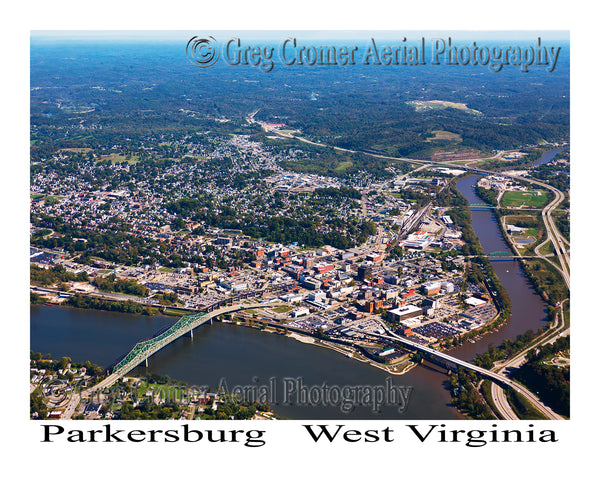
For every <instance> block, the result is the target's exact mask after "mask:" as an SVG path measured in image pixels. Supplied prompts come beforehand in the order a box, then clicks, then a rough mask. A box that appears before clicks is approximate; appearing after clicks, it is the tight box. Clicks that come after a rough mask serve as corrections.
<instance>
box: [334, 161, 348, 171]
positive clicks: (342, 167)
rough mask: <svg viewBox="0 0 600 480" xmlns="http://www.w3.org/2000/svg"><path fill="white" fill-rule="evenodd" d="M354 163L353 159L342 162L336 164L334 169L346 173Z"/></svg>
mask: <svg viewBox="0 0 600 480" xmlns="http://www.w3.org/2000/svg"><path fill="white" fill-rule="evenodd" d="M352 165H353V163H352V162H351V161H347V162H340V163H338V164H337V165H336V167H335V168H334V169H333V171H334V172H336V173H344V172H345V171H346V170H348V169H349V168H350V167H352Z"/></svg>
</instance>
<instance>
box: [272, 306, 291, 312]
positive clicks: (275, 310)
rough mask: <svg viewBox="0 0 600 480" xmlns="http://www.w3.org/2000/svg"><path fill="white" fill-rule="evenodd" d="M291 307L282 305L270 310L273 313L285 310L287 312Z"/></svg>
mask: <svg viewBox="0 0 600 480" xmlns="http://www.w3.org/2000/svg"><path fill="white" fill-rule="evenodd" d="M291 309H292V307H289V306H287V305H282V306H280V307H275V308H272V309H271V311H273V312H275V313H286V312H289V311H290V310H291Z"/></svg>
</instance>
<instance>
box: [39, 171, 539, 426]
mask: <svg viewBox="0 0 600 480" xmlns="http://www.w3.org/2000/svg"><path fill="white" fill-rule="evenodd" d="M476 181H477V177H475V176H468V177H464V178H462V179H460V180H459V181H458V184H457V185H458V188H459V190H460V191H461V193H462V194H463V195H464V196H465V197H466V198H467V200H468V201H469V202H470V203H483V202H482V200H481V199H480V198H479V197H477V195H476V193H475V191H474V189H473V185H474V184H475V183H476ZM473 228H474V230H475V233H476V234H477V235H478V236H479V238H480V241H481V244H482V246H483V248H484V250H485V251H486V253H489V252H493V251H499V250H505V251H509V250H510V249H509V247H508V246H507V245H506V243H505V242H504V239H503V238H502V235H501V233H500V230H499V227H498V224H497V222H496V220H495V218H494V216H493V213H492V212H491V211H490V210H481V211H479V210H476V209H475V211H473ZM492 266H493V268H494V270H495V271H496V274H497V275H498V277H499V278H500V281H501V282H502V284H503V285H504V286H505V288H506V289H507V291H508V294H509V295H510V298H511V301H512V317H511V318H510V320H509V321H508V322H507V323H506V324H505V325H504V326H503V327H501V328H500V329H499V331H498V332H494V333H490V334H487V335H485V336H484V337H483V339H482V340H481V341H479V342H477V343H475V344H471V343H468V342H467V343H465V344H463V346H462V347H458V348H456V349H454V350H452V351H451V352H450V353H451V354H452V355H455V356H457V357H459V358H462V359H467V360H471V359H473V358H474V357H475V355H476V354H477V353H480V352H483V351H485V350H487V348H488V345H489V344H490V343H493V344H495V345H499V344H500V343H501V342H502V341H503V340H504V339H507V338H508V339H514V338H515V337H516V336H517V335H518V334H521V333H523V332H525V331H527V330H529V329H534V330H537V329H538V328H540V327H541V326H543V325H544V323H545V321H546V312H545V303H544V302H543V301H542V300H541V299H540V297H539V296H538V295H537V294H536V292H535V291H534V289H533V288H532V286H531V285H530V283H529V282H528V281H527V279H526V278H525V275H524V273H523V271H522V270H521V268H520V266H519V264H518V263H517V262H513V261H498V262H496V261H494V262H492ZM30 313H31V330H30V331H31V334H30V340H31V346H30V348H31V349H32V350H33V351H36V352H43V353H48V352H49V353H51V354H52V356H53V358H60V357H62V356H68V357H71V358H72V359H73V360H75V361H85V360H90V361H92V362H94V363H97V364H99V365H103V366H107V365H110V364H112V363H113V362H115V361H116V360H117V359H118V358H119V357H120V356H122V355H123V354H124V353H126V352H127V351H128V350H129V349H130V348H131V347H132V346H133V345H134V344H135V343H136V342H137V341H139V340H141V339H143V338H146V337H150V336H152V335H153V334H154V333H155V332H156V331H157V330H159V329H162V328H164V327H165V326H166V325H169V324H170V323H172V322H173V321H174V319H173V318H169V317H164V316H153V317H148V316H142V315H130V314H119V313H109V312H103V311H95V310H80V309H73V308H61V307H52V306H45V305H42V306H31V309H30ZM146 370H148V371H150V372H154V373H158V374H163V375H169V376H170V377H171V378H174V379H178V380H182V381H185V382H187V383H188V384H189V385H197V386H209V387H210V388H211V389H212V390H213V391H215V390H216V389H217V387H218V386H219V385H221V386H225V385H226V386H227V388H228V389H229V390H231V389H232V388H233V387H234V386H242V387H246V388H250V387H256V386H259V385H261V386H263V388H265V389H266V388H267V387H269V388H268V391H269V393H270V394H271V396H272V398H273V399H275V400H276V401H277V403H278V404H276V405H273V410H274V411H275V412H277V413H278V414H280V415H281V416H283V417H285V418H294V419H344V418H354V419H392V418H397V419H427V420H429V419H458V418H462V416H461V415H460V414H459V413H458V412H457V411H456V409H454V408H453V407H452V406H451V405H450V394H449V392H448V391H447V389H446V388H445V387H444V384H445V382H446V380H447V377H446V375H445V373H444V372H442V371H440V369H438V368H437V367H435V366H432V365H428V364H425V365H424V366H419V367H417V368H414V369H412V370H411V371H410V372H408V373H407V374H405V375H400V376H398V375H396V376H391V377H390V376H389V375H388V374H387V373H386V372H384V371H382V370H380V369H378V368H375V367H373V366H370V365H368V364H365V363H361V362H359V361H357V360H354V359H349V358H347V357H345V356H344V355H342V354H340V353H338V352H335V351H333V350H329V349H326V348H323V347H319V346H315V345H309V344H305V343H302V342H299V341H297V340H295V339H293V338H289V337H285V336H283V335H277V334H268V333H263V332H260V331H258V330H255V329H251V328H245V327H241V326H235V325H231V324H223V323H214V324H212V325H203V326H201V327H200V328H198V329H197V330H196V332H195V335H194V338H193V339H191V338H189V337H183V338H180V339H178V340H177V341H175V342H173V343H172V344H170V345H168V346H167V347H165V348H164V349H163V350H161V351H160V352H158V353H157V354H155V355H154V356H152V357H151V358H150V361H149V367H148V369H146V367H145V366H141V367H138V368H137V370H136V371H135V372H134V373H138V374H143V373H144V372H145V371H146ZM269 379H273V380H271V381H270V380H269ZM292 380H293V382H296V383H295V384H294V385H296V386H297V385H298V383H297V382H302V383H303V385H304V386H306V387H309V388H310V387H313V388H312V390H313V391H314V392H316V393H319V392H323V390H324V389H323V384H327V385H328V386H330V387H332V386H337V387H339V389H337V391H339V392H341V391H342V387H344V386H350V387H359V386H381V387H383V388H384V389H385V387H386V382H391V383H392V384H393V385H396V386H402V387H412V390H411V394H410V397H409V400H408V404H407V408H406V409H405V410H404V411H402V412H400V411H398V408H397V405H396V404H395V403H393V402H394V401H395V400H394V397H391V393H387V395H388V397H387V398H388V400H389V402H390V403H391V405H387V406H386V405H384V406H382V407H381V408H380V411H379V412H377V413H373V412H372V409H371V407H370V406H364V407H357V408H356V409H354V410H353V411H352V412H351V413H345V412H342V410H341V408H340V405H339V402H338V400H337V399H336V397H330V400H331V402H332V403H334V405H331V404H330V405H329V406H323V405H319V406H318V407H317V406H312V405H310V399H309V402H307V403H308V404H304V405H298V404H290V402H284V400H285V399H284V392H283V390H284V388H285V385H292ZM286 382H287V383H286ZM273 384H274V385H275V390H273V389H272V388H270V386H271V385H273ZM382 391H384V390H382ZM385 391H387V392H390V388H389V387H388V388H387V389H386V390H385ZM313 398H314V399H315V400H314V402H315V403H317V402H318V400H317V397H313ZM291 400H293V398H292V399H291ZM363 400H365V401H366V400H367V399H364V398H363Z"/></svg>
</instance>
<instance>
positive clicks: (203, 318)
mask: <svg viewBox="0 0 600 480" xmlns="http://www.w3.org/2000/svg"><path fill="white" fill-rule="evenodd" d="M278 305H279V303H270V304H263V303H250V304H237V305H230V306H226V307H222V308H219V309H216V310H213V311H212V312H202V313H194V314H192V315H185V316H183V317H181V318H180V319H179V320H178V321H177V322H176V323H175V324H173V325H172V326H171V327H170V328H168V329H167V330H165V331H163V332H161V333H159V334H158V335H156V336H154V337H152V338H148V339H145V340H141V341H139V342H138V343H136V344H135V345H134V347H133V348H132V349H131V350H130V351H129V353H127V355H125V356H124V357H123V358H122V359H121V360H120V361H119V362H118V363H117V364H116V365H115V366H114V367H113V369H112V371H111V374H110V375H109V376H108V377H107V378H106V379H105V380H103V381H102V382H101V384H102V385H100V384H98V386H99V387H100V386H101V387H108V386H110V385H112V384H113V383H115V382H116V381H117V380H118V379H119V378H120V377H122V376H123V375H125V374H127V373H128V372H130V371H131V370H133V369H134V368H135V367H137V366H138V365H139V364H140V363H142V362H147V361H148V358H149V357H150V356H152V355H153V354H155V353H156V352H158V351H159V350H160V349H161V348H163V347H165V346H166V345H168V344H169V343H171V342H173V341H175V340H177V339H178V338H179V337H181V336H183V335H185V334H186V333H189V334H190V335H191V336H192V337H193V330H194V328H196V327H199V326H200V325H202V324H204V323H206V322H210V321H212V319H213V318H214V317H216V316H218V315H222V314H224V313H231V312H235V311H237V310H246V309H250V308H259V307H260V308H272V307H275V306H278Z"/></svg>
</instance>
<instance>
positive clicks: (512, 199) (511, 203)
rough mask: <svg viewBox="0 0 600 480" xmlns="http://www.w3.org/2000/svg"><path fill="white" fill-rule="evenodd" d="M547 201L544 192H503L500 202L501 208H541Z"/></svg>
mask: <svg viewBox="0 0 600 480" xmlns="http://www.w3.org/2000/svg"><path fill="white" fill-rule="evenodd" d="M547 201H548V195H547V193H546V191H544V190H536V191H533V192H505V193H504V195H502V200H501V201H500V204H501V206H503V207H531V208H542V207H543V206H544V205H545V204H546V202H547Z"/></svg>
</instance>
